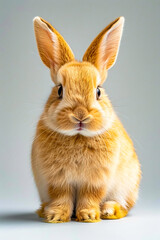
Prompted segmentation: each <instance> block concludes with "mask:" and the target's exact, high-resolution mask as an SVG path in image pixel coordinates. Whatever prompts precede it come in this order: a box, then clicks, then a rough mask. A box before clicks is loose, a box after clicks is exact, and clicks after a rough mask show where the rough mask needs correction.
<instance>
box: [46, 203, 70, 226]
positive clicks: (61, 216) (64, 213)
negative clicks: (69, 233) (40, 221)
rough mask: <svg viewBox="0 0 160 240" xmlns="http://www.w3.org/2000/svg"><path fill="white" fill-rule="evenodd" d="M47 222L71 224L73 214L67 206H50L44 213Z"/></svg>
mask: <svg viewBox="0 0 160 240" xmlns="http://www.w3.org/2000/svg"><path fill="white" fill-rule="evenodd" d="M44 215H45V222H47V223H63V222H69V221H70V218H71V214H70V211H69V207H67V206H55V207H53V206H48V207H46V208H45V211H44Z"/></svg>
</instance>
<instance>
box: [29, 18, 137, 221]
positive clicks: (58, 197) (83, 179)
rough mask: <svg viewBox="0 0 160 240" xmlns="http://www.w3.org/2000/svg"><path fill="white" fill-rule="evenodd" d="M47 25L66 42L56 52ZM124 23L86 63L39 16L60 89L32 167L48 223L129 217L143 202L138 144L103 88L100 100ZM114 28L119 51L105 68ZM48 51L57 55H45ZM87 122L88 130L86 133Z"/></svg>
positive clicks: (39, 34)
mask: <svg viewBox="0 0 160 240" xmlns="http://www.w3.org/2000/svg"><path fill="white" fill-rule="evenodd" d="M119 21H120V22H119ZM44 23H45V24H46V26H47V27H48V28H49V29H51V30H52V32H54V34H56V36H57V38H56V37H55V36H54V37H55V39H57V41H58V42H57V43H56V44H57V45H56V49H55V48H53V49H52V47H53V46H52V45H53V41H52V39H53V38H52V37H53V36H52V32H50V31H48V30H47V28H45V31H43V29H44V25H43V24H44ZM116 23H117V25H116V26H118V27H116V28H115V24H116ZM121 25H122V21H121V18H119V19H117V20H115V21H114V22H113V23H111V24H110V25H109V27H107V28H106V29H104V30H103V31H102V33H101V34H100V35H99V37H98V38H97V39H96V41H93V45H91V47H89V49H88V50H87V52H86V53H85V57H84V60H85V61H83V62H78V61H76V60H74V59H73V55H72V53H71V49H70V48H69V47H68V45H67V43H66V42H65V41H64V39H63V38H62V37H61V36H60V34H59V33H58V32H57V31H56V30H55V29H54V28H53V27H52V26H51V25H50V24H49V23H47V22H46V21H44V20H43V19H41V18H35V34H36V38H37V44H38V48H39V53H40V55H41V58H42V60H43V62H45V64H46V65H47V66H48V67H50V68H51V70H52V79H53V81H54V82H55V83H56V85H55V87H53V89H52V92H51V94H50V96H49V98H48V100H47V103H46V105H45V108H44V111H43V113H42V115H41V118H40V120H39V122H38V125H37V130H36V136H35V139H34V142H33V146H32V169H33V173H34V177H35V182H36V185H37V188H38V191H39V195H40V198H41V202H42V204H43V203H44V204H43V205H42V206H41V208H40V210H39V211H38V214H39V215H40V216H42V217H44V218H45V220H46V221H47V222H55V223H57V222H66V221H69V220H70V219H71V216H72V213H73V209H74V208H76V217H77V221H84V222H95V221H99V220H100V216H101V217H102V218H110V219H115V218H121V217H124V216H125V215H127V212H128V210H129V209H130V208H131V207H132V206H133V205H134V204H135V202H136V199H137V196H138V188H139V181H140V176H141V172H140V164H139V161H138V159H137V156H136V153H135V150H134V147H133V144H132V141H131V139H130V138H129V136H128V135H127V133H126V131H125V130H124V128H123V126H122V124H121V122H120V120H119V119H118V117H117V116H116V114H115V112H114V110H113V108H112V105H111V103H110V101H109V99H108V96H107V95H106V94H105V91H104V89H103V88H102V87H100V90H101V96H100V97H99V98H98V99H97V97H96V96H97V95H96V89H97V86H98V85H99V84H101V83H102V82H103V81H104V79H103V78H104V75H106V73H107V72H106V69H107V68H109V67H108V66H109V65H110V66H111V64H113V61H115V59H116V54H117V52H118V45H115V48H114V47H113V46H112V41H113V45H114V44H117V43H119V42H120V38H121V31H120V30H119V26H120V27H121V28H122V27H123V26H121ZM112 27H113V33H112ZM115 29H116V34H115ZM108 30H110V33H109V35H110V36H109V39H112V41H110V40H109V42H107V43H108V45H109V47H110V49H112V48H113V51H114V52H113V54H105V55H104V62H101V65H103V68H102V69H101V70H100V68H99V67H98V65H96V62H98V60H97V59H99V54H100V53H101V52H102V51H104V46H103V49H101V41H102V38H103V37H104V36H105V37H106V36H108V35H106V33H107V31H108ZM117 31H118V32H117ZM46 35H47V36H46ZM48 36H49V38H48ZM114 36H116V39H115V40H114ZM117 36H119V39H118V40H117ZM45 38H47V42H45ZM39 39H40V41H39ZM41 39H43V42H42V41H41ZM49 39H50V40H49ZM106 41H108V40H106ZM114 41H116V43H114ZM48 43H49V46H50V48H49V49H48V45H47V44H48ZM110 45H111V46H110ZM90 49H92V50H90ZM52 50H53V51H52ZM47 51H52V52H51V53H50V55H48V53H47V54H46V55H45V53H46V52H47ZM66 52H67V56H66V57H65V56H64V54H65V53H66ZM42 53H43V54H42ZM44 56H45V57H46V59H45V58H44ZM56 56H58V57H56ZM87 56H88V57H87ZM113 56H114V60H113ZM101 60H102V58H101ZM109 63H110V64H109ZM106 64H107V65H106ZM108 64H109V65H108ZM55 66H58V67H55ZM53 68H54V71H53ZM103 72H104V74H103ZM59 84H61V85H62V86H63V97H62V98H59V97H58V89H59ZM79 121H82V122H83V125H84V129H83V130H82V131H80V132H78V130H77V122H79Z"/></svg>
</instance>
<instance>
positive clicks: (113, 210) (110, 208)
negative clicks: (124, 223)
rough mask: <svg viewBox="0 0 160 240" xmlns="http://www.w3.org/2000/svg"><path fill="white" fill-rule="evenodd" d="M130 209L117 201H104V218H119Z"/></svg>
mask: <svg viewBox="0 0 160 240" xmlns="http://www.w3.org/2000/svg"><path fill="white" fill-rule="evenodd" d="M127 213H128V211H127V210H126V209H124V208H123V207H122V206H121V205H120V204H119V203H117V202H115V201H107V202H104V203H103V204H102V206H101V218H102V219H119V218H123V217H125V216H126V215H127Z"/></svg>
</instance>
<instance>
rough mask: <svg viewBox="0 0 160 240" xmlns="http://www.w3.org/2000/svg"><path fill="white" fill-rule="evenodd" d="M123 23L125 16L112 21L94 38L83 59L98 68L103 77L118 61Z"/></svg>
mask: <svg viewBox="0 0 160 240" xmlns="http://www.w3.org/2000/svg"><path fill="white" fill-rule="evenodd" d="M123 25H124V17H119V18H117V19H116V20H115V21H113V22H112V23H110V24H109V25H108V26H107V27H106V28H105V29H104V30H103V31H102V32H101V33H100V34H99V35H98V36H97V37H96V38H95V39H94V40H93V42H92V43H91V45H90V46H89V47H88V49H87V50H86V52H85V54H84V56H83V61H89V62H91V63H92V64H94V65H95V67H97V68H98V70H99V71H100V73H101V77H102V78H104V77H105V76H106V74H107V70H108V69H110V68H111V67H112V66H113V65H114V63H115V62H116V58H117V55H118V49H119V45H120V41H121V36H122V31H123ZM102 81H104V79H103V80H102Z"/></svg>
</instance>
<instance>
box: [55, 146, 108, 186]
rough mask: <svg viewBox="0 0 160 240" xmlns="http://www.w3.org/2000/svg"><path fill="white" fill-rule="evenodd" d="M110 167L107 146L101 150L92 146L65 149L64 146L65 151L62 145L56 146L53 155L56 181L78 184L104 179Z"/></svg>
mask: <svg viewBox="0 0 160 240" xmlns="http://www.w3.org/2000/svg"><path fill="white" fill-rule="evenodd" d="M58 153H61V155H60V154H58ZM108 167H109V166H108V164H107V151H106V148H105V149H102V150H101V151H99V150H98V149H95V148H93V147H91V146H74V147H73V148H68V149H67V148H66V150H65V151H64V146H63V151H62V149H61V147H59V148H56V151H54V154H53V155H52V169H53V172H52V176H54V181H55V179H56V180H57V181H61V180H63V181H65V182H68V183H77V184H79V183H81V182H87V183H88V182H89V181H92V182H93V181H94V182H96V181H97V182H99V181H101V180H102V181H104V178H106V177H107V174H108ZM60 179H61V180H60Z"/></svg>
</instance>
